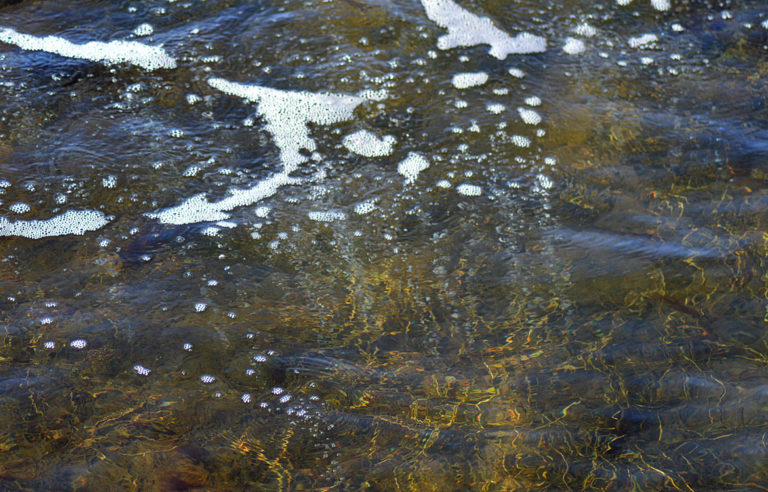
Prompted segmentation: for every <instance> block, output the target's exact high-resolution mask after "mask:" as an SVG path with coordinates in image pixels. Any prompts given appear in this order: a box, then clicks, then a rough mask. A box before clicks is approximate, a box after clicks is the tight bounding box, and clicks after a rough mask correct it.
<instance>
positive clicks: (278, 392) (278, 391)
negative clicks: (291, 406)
mask: <svg viewBox="0 0 768 492" xmlns="http://www.w3.org/2000/svg"><path fill="white" fill-rule="evenodd" d="M284 392H285V390H284V389H283V388H281V387H280V386H275V387H274V388H272V394H273V395H282V394H283V393H284Z"/></svg>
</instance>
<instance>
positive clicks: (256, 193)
mask: <svg viewBox="0 0 768 492" xmlns="http://www.w3.org/2000/svg"><path fill="white" fill-rule="evenodd" d="M299 181H300V180H299V179H297V178H291V177H290V176H288V174H287V173H278V174H276V175H274V176H271V177H269V178H267V179H264V180H262V181H259V182H258V183H257V184H256V185H255V186H253V187H251V188H247V189H233V190H229V195H230V196H228V197H227V198H224V199H223V200H219V201H217V202H209V201H208V199H207V198H206V197H205V194H204V193H201V194H199V195H195V196H193V197H191V198H188V199H187V200H185V201H184V202H182V203H181V204H179V205H176V206H175V207H170V208H166V209H164V210H161V211H159V212H153V213H148V214H146V215H147V216H148V217H151V218H153V219H157V220H159V221H160V222H162V223H164V224H179V225H181V224H195V223H198V222H216V221H220V220H226V219H228V218H229V214H227V213H226V212H228V211H230V210H234V209H235V208H238V207H244V206H247V205H252V204H254V203H257V202H259V201H261V200H263V199H265V198H268V197H271V196H273V195H274V194H275V193H277V190H278V189H280V188H281V187H282V186H286V185H291V184H295V183H297V182H299Z"/></svg>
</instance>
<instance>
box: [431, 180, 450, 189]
mask: <svg viewBox="0 0 768 492" xmlns="http://www.w3.org/2000/svg"><path fill="white" fill-rule="evenodd" d="M435 184H436V185H437V187H438V188H444V189H445V188H450V187H451V182H450V181H448V180H447V179H441V180H440V181H438V182H437V183H435Z"/></svg>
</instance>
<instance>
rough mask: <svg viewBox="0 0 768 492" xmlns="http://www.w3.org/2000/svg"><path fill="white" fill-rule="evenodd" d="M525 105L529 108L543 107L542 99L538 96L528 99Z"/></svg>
mask: <svg viewBox="0 0 768 492" xmlns="http://www.w3.org/2000/svg"><path fill="white" fill-rule="evenodd" d="M525 104H527V105H528V106H541V98H540V97H538V96H531V97H526V98H525Z"/></svg>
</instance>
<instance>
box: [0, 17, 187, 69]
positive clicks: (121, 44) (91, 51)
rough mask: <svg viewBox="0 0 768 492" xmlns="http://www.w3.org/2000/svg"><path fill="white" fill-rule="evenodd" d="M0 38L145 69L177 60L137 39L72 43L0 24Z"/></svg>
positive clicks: (26, 47)
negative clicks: (24, 32) (26, 32)
mask: <svg viewBox="0 0 768 492" xmlns="http://www.w3.org/2000/svg"><path fill="white" fill-rule="evenodd" d="M0 41H2V42H4V43H8V44H13V45H16V46H18V47H19V48H21V49H24V50H30V51H45V52H47V53H54V54H57V55H61V56H65V57H68V58H80V59H83V60H91V61H98V62H104V63H130V64H132V65H138V66H140V67H142V68H144V69H146V70H155V69H157V68H176V60H174V59H173V58H172V57H171V56H170V55H169V54H168V53H167V52H166V51H165V50H164V49H163V48H161V47H159V46H149V45H146V44H143V43H139V42H137V41H110V42H109V43H103V42H101V41H90V42H88V43H85V44H75V43H73V42H71V41H68V40H66V39H64V38H61V37H59V36H43V37H39V36H33V35H31V34H23V33H20V32H17V31H15V30H14V29H11V28H8V27H2V28H0Z"/></svg>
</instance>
